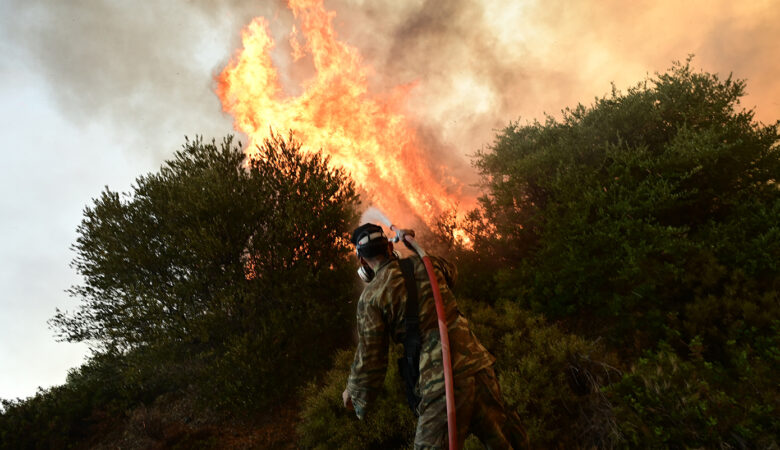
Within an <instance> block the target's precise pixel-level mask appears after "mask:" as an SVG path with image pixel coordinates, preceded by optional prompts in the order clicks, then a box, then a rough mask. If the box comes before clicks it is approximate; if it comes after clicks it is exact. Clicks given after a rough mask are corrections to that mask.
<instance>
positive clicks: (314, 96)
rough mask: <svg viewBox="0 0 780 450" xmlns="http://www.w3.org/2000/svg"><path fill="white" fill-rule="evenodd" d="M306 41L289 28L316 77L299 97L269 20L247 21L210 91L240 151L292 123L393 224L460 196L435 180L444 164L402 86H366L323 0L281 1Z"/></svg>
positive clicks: (431, 217)
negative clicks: (432, 154) (430, 150)
mask: <svg viewBox="0 0 780 450" xmlns="http://www.w3.org/2000/svg"><path fill="white" fill-rule="evenodd" d="M289 6H290V9H291V10H292V12H293V14H294V15H295V17H296V18H297V19H298V20H299V21H300V32H301V34H302V35H303V37H304V38H305V43H304V44H300V43H298V40H297V39H296V37H297V30H296V29H295V28H293V30H292V34H291V45H292V49H293V51H292V53H293V54H292V56H293V58H294V59H295V60H297V59H300V58H302V57H304V56H307V55H310V56H311V60H312V63H313V66H314V70H315V72H316V75H314V76H313V77H312V78H311V79H309V80H307V81H306V82H304V83H303V85H302V88H303V92H302V93H301V94H300V95H299V96H286V95H285V93H284V92H283V89H282V85H281V83H280V80H279V73H278V72H277V70H276V68H275V67H274V65H273V62H272V59H271V51H272V49H273V47H274V42H273V40H272V39H271V37H270V35H269V26H268V22H267V21H266V20H265V19H264V18H262V17H259V18H256V19H254V20H253V21H252V23H251V24H250V25H249V26H248V27H247V28H246V29H245V30H244V31H243V33H242V40H243V49H242V50H240V51H239V52H238V53H237V55H236V57H235V58H233V60H231V61H230V63H229V64H228V66H227V67H226V68H225V69H224V70H223V71H222V73H221V74H220V75H219V76H218V79H217V81H218V87H217V94H218V95H219V98H220V99H221V101H222V105H223V108H224V110H225V111H226V112H228V113H230V114H232V115H233V116H234V117H235V126H236V128H237V129H238V130H239V131H242V132H244V133H246V134H247V136H248V137H249V139H250V141H251V142H250V145H249V146H248V151H250V152H251V151H252V149H255V145H256V144H260V143H262V141H263V139H265V138H266V137H268V135H269V133H270V132H271V130H274V131H275V132H282V133H284V132H286V131H287V130H293V132H294V133H295V134H296V136H297V137H298V138H300V139H301V140H302V141H303V143H304V149H306V150H305V151H320V150H321V151H322V152H324V153H325V154H326V155H327V156H329V157H330V162H331V164H333V165H334V166H338V167H343V168H345V169H346V170H347V171H348V172H349V174H350V175H351V176H352V178H353V179H354V180H355V182H356V183H357V184H358V186H359V187H361V188H362V189H364V190H365V191H366V193H367V194H368V195H369V197H370V200H371V201H372V202H373V203H374V204H376V205H377V206H379V207H380V208H381V209H382V210H384V211H385V212H387V213H388V215H389V216H390V217H391V218H392V219H393V220H395V221H397V222H399V223H400V221H408V220H412V219H414V218H419V219H421V220H422V221H423V222H424V223H425V224H426V225H428V226H429V227H430V226H431V225H433V222H434V221H435V220H436V218H437V217H439V216H440V215H441V214H444V213H450V212H451V211H453V210H454V208H455V207H456V206H457V204H458V203H459V201H460V198H459V197H460V192H459V188H458V183H457V182H454V180H448V182H449V184H450V185H449V186H445V185H444V184H443V183H442V179H445V178H446V177H445V176H444V174H445V173H446V168H445V167H443V166H442V165H441V164H438V165H437V164H433V163H432V161H431V160H430V159H429V158H428V157H426V152H425V151H424V149H423V148H422V147H421V145H420V143H419V140H418V139H417V137H416V134H415V132H414V128H413V127H412V125H411V123H410V120H409V119H408V118H407V117H406V116H405V115H404V113H403V105H404V101H405V99H406V97H407V96H408V95H409V91H410V90H411V89H412V88H413V86H411V85H407V86H398V87H395V88H393V89H392V90H390V92H386V93H378V94H377V93H370V92H369V90H368V83H367V75H368V73H367V69H366V68H365V67H364V66H363V65H362V60H361V57H360V55H359V54H358V51H357V49H355V48H354V47H351V46H349V45H347V44H345V43H344V42H341V41H339V40H338V39H337V38H336V33H335V31H334V30H333V27H332V24H331V22H332V19H333V17H334V15H335V14H334V13H333V12H329V11H326V10H325V8H324V6H323V4H322V0H289Z"/></svg>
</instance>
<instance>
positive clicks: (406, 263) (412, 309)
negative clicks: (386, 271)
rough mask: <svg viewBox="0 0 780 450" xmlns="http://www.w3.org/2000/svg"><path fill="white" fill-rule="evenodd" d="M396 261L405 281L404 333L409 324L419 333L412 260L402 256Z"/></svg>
mask: <svg viewBox="0 0 780 450" xmlns="http://www.w3.org/2000/svg"><path fill="white" fill-rule="evenodd" d="M398 263H399V264H400V265H401V273H402V274H403V275H404V282H405V283H406V313H404V322H405V323H406V334H407V335H408V334H409V331H410V330H409V326H410V325H413V326H414V328H415V330H411V331H414V332H416V333H417V334H419V333H420V330H419V326H418V325H419V322H420V317H419V316H420V313H419V307H418V306H417V283H416V282H415V281H414V262H413V261H412V260H411V259H409V258H404V259H401V260H399V261H398ZM410 319H411V320H410Z"/></svg>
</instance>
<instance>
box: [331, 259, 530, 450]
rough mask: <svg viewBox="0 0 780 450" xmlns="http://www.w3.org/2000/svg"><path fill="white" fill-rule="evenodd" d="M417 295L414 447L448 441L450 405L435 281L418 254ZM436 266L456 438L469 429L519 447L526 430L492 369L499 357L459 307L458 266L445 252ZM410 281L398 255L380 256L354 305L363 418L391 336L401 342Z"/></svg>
mask: <svg viewBox="0 0 780 450" xmlns="http://www.w3.org/2000/svg"><path fill="white" fill-rule="evenodd" d="M412 258H413V261H414V276H415V280H416V281H417V287H418V292H419V293H418V298H419V317H420V336H421V338H422V348H421V351H420V378H419V380H418V384H417V390H418V392H419V395H420V397H421V398H422V401H421V402H420V405H419V407H418V412H419V416H420V417H419V419H418V422H417V432H416V435H415V440H414V441H415V448H416V449H422V448H432V449H436V448H447V413H446V402H445V396H444V372H443V370H442V355H441V341H440V337H439V328H438V319H437V316H436V308H435V305H434V299H433V292H432V288H431V284H430V282H429V281H428V274H427V272H426V270H425V266H424V264H423V263H422V261H421V260H420V258H418V257H416V256H413V257H412ZM431 261H432V263H433V266H434V268H435V270H436V272H437V278H438V281H439V289H440V290H441V296H442V300H443V302H444V310H445V313H446V317H447V324H448V331H449V339H450V353H451V361H452V371H453V376H454V381H455V382H454V384H455V402H456V408H455V409H456V412H457V416H456V419H457V423H458V428H459V430H458V432H459V440H460V442H461V444H462V443H463V440H465V438H466V435H467V434H468V432H472V433H474V434H475V435H477V437H479V438H480V440H481V441H482V442H483V443H484V444H485V445H488V446H489V448H512V447H513V445H511V444H510V443H515V445H514V447H515V448H519V447H521V445H522V444H523V442H524V438H525V434H524V432H523V430H522V427H521V426H520V423H519V420H518V418H517V414H516V413H511V414H510V415H509V416H508V415H507V413H505V411H504V404H503V400H502V397H501V393H500V390H499V386H498V382H497V380H496V377H495V374H494V372H493V368H492V366H493V363H494V362H495V358H494V357H493V356H492V355H491V354H490V353H489V352H488V351H487V350H486V349H485V347H483V346H482V344H480V343H479V341H478V340H477V338H476V337H475V336H474V334H473V333H472V332H471V330H470V329H469V325H468V321H467V320H466V318H465V317H463V316H462V315H461V314H460V312H459V311H458V307H457V304H456V302H455V297H454V296H453V294H452V292H451V291H450V286H451V285H452V284H453V282H454V278H455V275H456V272H455V269H454V267H453V266H451V265H450V264H449V263H447V262H446V261H444V260H442V259H438V258H433V257H432V258H431ZM405 311H406V286H405V284H404V278H403V274H402V273H401V269H400V266H399V264H398V260H397V259H390V260H387V261H385V262H383V263H382V265H380V267H379V268H377V271H376V277H375V278H374V280H372V281H371V282H370V283H369V284H368V285H367V286H366V288H365V289H364V290H363V294H362V295H361V296H360V300H359V301H358V305H357V325H358V348H357V351H356V352H355V360H354V362H353V363H352V369H351V373H350V376H349V380H348V382H347V391H348V393H349V395H350V397H351V398H352V403H353V405H354V407H355V412H356V414H357V415H358V417H359V418H361V419H362V418H363V417H364V415H365V411H366V409H367V408H368V407H369V405H370V403H371V402H372V401H373V399H374V396H375V395H376V394H377V392H378V391H379V389H380V387H381V386H382V383H383V380H384V377H385V371H386V369H387V353H388V344H389V342H388V337H389V338H392V339H393V341H395V342H403V341H404V334H405V332H406V330H405V328H404V322H403V318H404V313H405Z"/></svg>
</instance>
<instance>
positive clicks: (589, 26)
mask: <svg viewBox="0 0 780 450" xmlns="http://www.w3.org/2000/svg"><path fill="white" fill-rule="evenodd" d="M8 1H10V3H8V4H6V6H5V7H4V8H5V11H7V12H10V14H9V13H5V14H3V17H2V19H0V26H2V30H3V31H1V32H0V34H2V37H3V39H4V40H5V45H6V46H9V45H11V46H13V48H14V50H15V51H17V52H21V53H24V54H26V55H27V56H28V58H27V60H28V61H30V62H31V66H30V67H29V70H30V71H31V72H34V73H39V74H42V75H43V76H44V77H45V79H46V81H47V83H48V85H49V87H50V90H51V95H52V96H53V98H54V99H56V102H57V104H58V105H59V106H60V108H61V109H62V111H63V113H64V114H65V115H67V117H69V118H70V119H71V120H72V121H74V122H75V123H77V124H82V125H85V126H86V125H87V124H90V123H92V122H99V123H109V124H111V125H112V126H113V127H115V128H116V130H117V133H119V134H120V135H122V136H124V137H125V138H127V139H130V140H131V141H133V142H135V147H137V148H140V149H141V151H146V152H152V153H154V152H169V151H170V149H171V148H170V146H173V147H174V148H176V147H178V144H179V143H180V142H181V136H182V135H184V134H190V135H192V134H195V133H199V134H204V135H206V136H212V135H213V136H221V135H223V134H226V133H228V132H230V131H231V130H232V120H231V118H230V117H227V116H225V115H224V114H222V113H221V107H220V104H219V101H218V99H217V98H216V96H215V95H214V94H213V87H214V82H213V77H214V75H215V74H216V73H218V72H219V71H220V70H221V69H222V67H223V66H224V65H225V63H226V62H227V61H228V59H229V58H230V57H231V56H232V55H233V54H234V52H235V50H236V49H237V48H239V46H240V30H241V28H242V27H243V26H245V25H246V24H248V23H249V21H250V20H251V18H252V17H255V16H261V15H262V16H265V17H267V18H268V19H269V21H270V22H271V24H272V32H273V35H274V38H275V39H276V42H277V54H275V58H276V60H277V61H278V62H279V63H280V64H281V65H283V66H287V67H286V68H287V69H289V68H290V67H292V68H294V70H293V71H292V72H293V73H289V72H290V71H289V70H287V71H286V70H285V69H286V68H285V67H282V69H281V70H280V72H281V74H282V76H283V77H284V78H285V79H286V80H288V83H287V84H288V90H289V91H291V92H294V91H295V86H293V85H294V82H295V81H297V80H300V79H301V78H303V77H302V76H301V74H303V73H305V67H306V66H305V64H303V63H297V65H292V66H291V65H290V64H291V63H290V62H289V61H290V59H289V57H286V56H285V54H286V52H287V50H288V49H289V45H288V44H287V41H286V39H287V35H288V33H289V32H290V29H291V26H292V24H293V23H294V18H293V17H292V14H291V13H290V12H289V10H288V9H287V7H286V5H285V2H283V1H281V0H273V1H266V2H258V1H256V0H253V1H249V0H231V1H221V2H217V1H209V0H170V1H166V2H116V1H111V0H70V1H67V2H66V1H60V0H49V1H29V0H27V1H25V0H8ZM9 5H10V6H9ZM325 6H326V7H327V8H328V9H330V10H333V11H335V12H336V17H335V19H334V24H335V28H336V31H337V33H338V34H339V36H340V38H341V39H343V40H345V41H346V42H348V43H349V44H351V45H354V46H356V47H358V48H359V50H360V51H361V54H362V55H363V57H364V58H365V60H366V62H367V64H368V65H369V66H371V67H372V68H373V75H372V79H371V85H372V87H373V88H374V89H376V90H378V91H381V90H385V89H388V88H389V87H392V86H396V85H399V84H406V83H417V85H416V87H415V88H414V90H413V91H412V92H413V95H412V96H411V99H410V102H409V105H408V109H409V114H410V115H411V116H412V117H413V118H414V119H415V120H416V123H418V134H419V136H420V138H421V139H422V140H423V141H424V142H425V144H426V147H427V149H428V151H430V153H431V155H432V158H431V160H432V161H433V162H432V164H433V165H434V166H439V169H440V170H441V171H442V173H444V172H445V171H446V173H447V174H449V175H450V176H452V177H454V178H458V179H460V180H461V181H463V182H465V183H467V184H468V183H472V182H474V181H475V175H474V172H473V169H472V168H471V167H470V166H469V158H468V157H467V156H466V155H468V154H471V153H474V152H475V151H476V150H478V149H480V148H482V147H484V146H486V145H489V144H490V143H491V141H492V138H493V136H494V134H495V131H496V130H497V129H500V128H502V127H504V126H506V125H507V124H508V123H509V122H510V121H514V120H518V119H519V120H520V121H521V122H522V121H526V120H534V119H540V120H543V118H544V114H545V113H548V114H552V115H557V114H558V113H559V111H560V110H561V109H562V108H564V107H567V106H574V105H576V104H577V103H580V102H581V103H585V104H588V103H590V102H591V101H592V99H593V98H594V97H596V96H601V95H604V94H605V93H607V92H609V90H610V83H611V82H615V83H616V85H617V86H618V87H619V88H626V87H628V86H630V85H632V84H634V83H636V82H638V81H640V80H642V79H643V78H645V77H646V76H647V75H652V74H653V73H654V72H656V71H663V70H665V69H666V68H667V67H669V66H670V64H671V62H672V61H673V60H684V59H685V58H686V56H687V55H688V54H689V53H695V54H696V55H697V57H696V59H695V60H694V64H695V65H696V66H700V67H702V68H703V69H705V70H708V71H713V72H719V73H722V74H723V75H728V73H730V72H734V74H735V76H737V77H738V78H747V79H748V90H749V93H750V94H751V95H750V96H749V97H748V98H747V100H746V104H745V106H747V107H754V106H755V107H757V117H758V118H759V119H760V120H763V121H765V122H772V121H774V120H776V119H777V118H778V116H780V114H779V112H780V104H778V98H780V81H778V78H777V77H776V76H775V74H776V73H778V70H779V69H780V48H779V47H778V46H780V4H779V2H778V1H777V0H770V1H763V2H761V1H756V2H750V3H749V4H744V3H742V4H736V3H733V2H728V1H725V0H718V1H708V2H705V1H693V2H688V3H684V4H681V3H680V2H678V1H671V0H663V1H653V2H650V1H643V2H639V3H636V2H631V3H626V2H622V1H618V0H609V1H595V0H593V1H589V2H567V1H563V0H554V1H541V0H528V1H515V0H500V1H495V0H493V1H488V0H483V1H469V0H451V1H446V2H442V1H433V0H418V1H415V2H398V1H395V0H333V1H326V3H325ZM296 71H299V72H300V73H299V74H297V75H296V73H295V72H296ZM160 143H165V146H162V147H161V146H160ZM162 156H166V155H165V154H163V155H162Z"/></svg>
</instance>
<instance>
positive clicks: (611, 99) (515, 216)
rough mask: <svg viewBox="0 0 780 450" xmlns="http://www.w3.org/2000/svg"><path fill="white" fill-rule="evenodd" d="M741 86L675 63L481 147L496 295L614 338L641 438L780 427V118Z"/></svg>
mask: <svg viewBox="0 0 780 450" xmlns="http://www.w3.org/2000/svg"><path fill="white" fill-rule="evenodd" d="M744 89H745V83H744V82H743V81H739V80H734V79H732V78H731V77H728V78H726V79H725V80H723V79H721V78H719V77H718V76H716V75H713V74H709V73H705V72H695V71H694V70H692V69H691V67H690V61H688V62H687V63H685V64H681V63H677V64H675V65H674V66H673V67H672V68H671V70H669V71H668V72H666V73H662V74H658V75H656V76H655V77H654V78H652V79H649V80H647V81H646V82H644V83H641V84H639V85H637V86H635V87H633V88H631V89H629V90H628V92H626V93H620V92H617V91H616V90H614V89H613V92H612V94H611V95H609V96H607V97H605V98H601V99H597V100H596V102H595V103H594V104H593V105H592V106H590V107H584V106H582V105H580V106H578V107H576V108H574V109H566V110H564V112H563V117H562V119H561V120H560V121H559V120H555V119H553V118H548V119H547V121H546V122H545V123H538V122H534V123H532V124H527V125H523V126H521V125H518V124H512V125H511V126H509V127H508V128H506V129H505V130H503V132H501V133H499V135H498V136H497V138H496V141H495V143H494V144H493V146H492V147H491V148H490V149H489V150H488V151H486V152H483V153H481V154H479V155H478V159H477V166H478V167H479V168H480V170H481V171H482V174H483V176H484V180H485V184H486V187H487V188H488V194H487V195H486V196H485V197H483V198H482V199H481V204H482V208H481V210H479V211H475V212H473V213H472V214H471V222H470V223H469V224H468V226H469V227H470V229H471V230H472V232H473V234H474V239H475V248H477V249H486V250H481V251H485V252H486V253H485V254H490V255H491V257H492V258H493V259H494V260H495V261H497V262H498V263H500V267H502V269H500V270H498V273H497V275H496V276H495V278H494V279H495V282H496V286H497V288H496V294H497V296H498V297H503V298H508V299H513V300H517V301H519V302H520V303H521V304H523V305H526V306H528V307H530V308H532V309H534V310H536V311H539V312H543V313H545V315H547V316H548V317H550V318H553V319H563V320H564V323H565V324H566V326H567V327H569V329H571V330H574V331H576V332H578V333H580V334H583V335H586V336H591V337H596V336H605V337H607V338H608V339H607V340H608V342H609V343H610V344H611V346H612V348H613V349H616V350H618V351H619V352H620V353H621V355H622V356H623V358H624V359H625V361H626V364H625V367H627V368H628V369H629V370H628V373H627V375H626V377H625V378H624V379H623V380H622V381H621V382H620V383H619V384H618V385H617V386H616V387H615V388H614V389H612V390H611V393H610V396H611V400H612V401H613V403H614V405H615V407H616V409H615V411H616V417H617V419H618V425H619V428H620V430H621V433H623V434H624V435H625V436H626V437H627V438H628V439H629V442H634V444H635V445H638V444H640V443H641V444H642V445H648V446H651V447H654V446H668V445H682V443H685V445H692V446H706V447H709V446H723V447H741V446H745V445H747V446H759V445H761V446H765V445H770V444H771V443H772V442H775V440H774V438H773V437H772V436H777V434H778V433H779V432H780V421H778V420H776V417H777V408H778V404H780V395H779V394H778V389H777V384H776V382H773V381H772V380H773V378H776V377H774V376H773V375H772V374H776V373H778V370H780V353H778V348H780V335H779V334H778V330H779V329H780V301H779V300H780V264H779V263H778V261H780V185H779V184H778V176H779V175H780V146H778V143H780V133H779V127H780V122H777V123H774V124H770V125H764V124H761V123H757V122H756V121H754V117H753V112H752V111H749V110H744V109H741V108H740V103H739V99H740V97H741V96H742V95H743V94H744ZM639 356H641V357H642V359H640V360H638V361H637V360H635V359H634V358H636V357H639ZM632 362H635V363H632ZM773 417H774V419H773ZM716 424H717V426H716ZM702 427H709V429H710V430H709V431H708V432H706V433H705V432H701V428H702Z"/></svg>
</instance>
